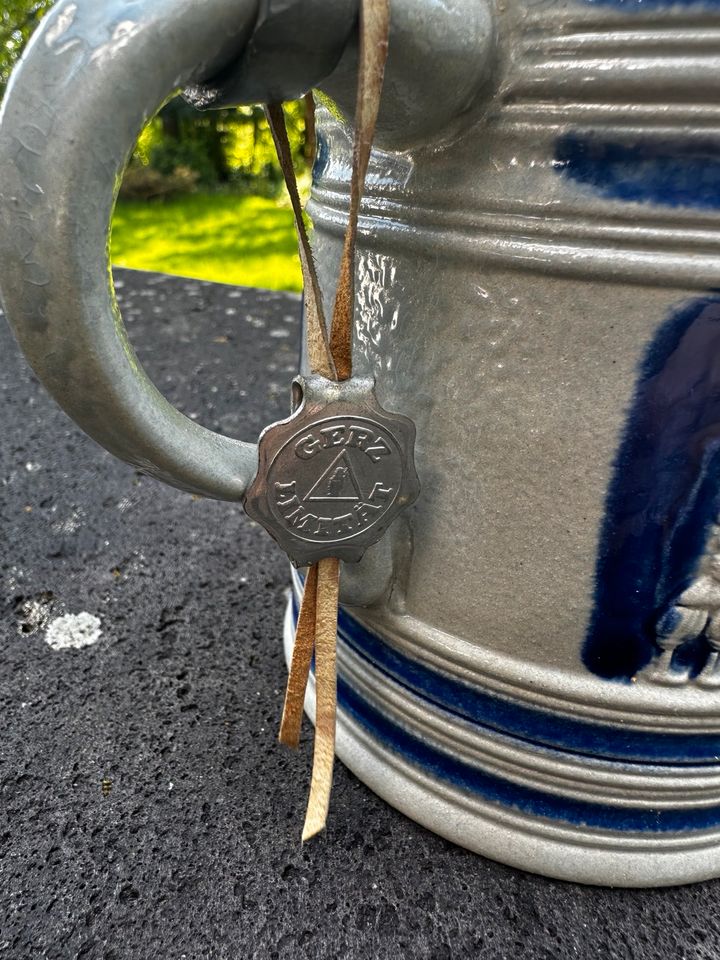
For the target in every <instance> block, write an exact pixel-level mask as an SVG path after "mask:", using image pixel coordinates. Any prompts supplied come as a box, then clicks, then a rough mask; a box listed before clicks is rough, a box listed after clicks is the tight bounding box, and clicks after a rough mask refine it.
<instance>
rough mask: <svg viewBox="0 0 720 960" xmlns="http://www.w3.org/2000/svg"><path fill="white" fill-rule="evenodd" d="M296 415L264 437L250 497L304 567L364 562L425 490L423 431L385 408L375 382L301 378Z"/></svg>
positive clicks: (256, 515)
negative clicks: (420, 463)
mask: <svg viewBox="0 0 720 960" xmlns="http://www.w3.org/2000/svg"><path fill="white" fill-rule="evenodd" d="M293 390H294V395H295V399H296V405H297V409H296V410H295V412H294V413H293V415H292V416H291V417H289V418H288V419H287V420H282V421H280V422H279V423H275V424H273V425H272V426H270V427H268V428H267V429H266V430H264V431H263V433H262V435H261V437H260V441H259V444H258V447H259V467H258V472H257V475H256V477H255V479H254V480H253V482H252V484H251V485H250V487H249V489H248V491H247V494H246V496H245V500H244V504H245V509H246V511H247V512H248V514H249V515H250V516H251V517H252V518H253V519H254V520H257V521H258V522H259V523H261V524H262V525H263V526H264V527H265V529H266V530H268V532H269V533H270V534H271V535H272V536H273V537H274V538H275V540H277V542H278V543H279V544H280V546H282V547H283V549H284V550H285V551H286V552H287V554H288V555H289V556H290V558H291V560H292V561H293V563H294V564H295V565H296V566H304V565H306V564H309V563H314V562H315V561H317V560H319V559H320V558H322V557H339V558H340V559H342V560H359V559H360V558H361V557H362V555H363V553H364V552H365V550H366V549H367V548H368V547H369V546H370V545H371V544H372V543H375V542H376V541H377V540H379V539H380V537H381V536H382V535H383V533H384V532H385V530H386V529H387V528H388V526H389V525H390V523H392V521H393V520H394V519H395V517H396V516H397V515H398V513H399V512H400V511H401V510H402V509H403V508H404V507H406V506H408V505H409V504H410V503H412V502H413V501H414V500H415V499H416V497H417V495H418V493H419V490H420V485H419V482H418V478H417V474H416V472H415V467H414V463H413V448H414V443H415V427H414V425H413V423H412V421H411V420H409V419H408V418H407V417H404V416H401V415H400V414H395V413H389V412H388V411H387V410H383V408H382V407H380V406H379V404H378V402H377V400H376V398H375V394H374V392H373V382H372V380H368V379H362V378H352V379H350V380H346V381H344V382H341V383H335V382H333V381H331V380H326V379H325V378H323V377H307V378H305V377H298V378H297V380H295V382H294V384H293Z"/></svg>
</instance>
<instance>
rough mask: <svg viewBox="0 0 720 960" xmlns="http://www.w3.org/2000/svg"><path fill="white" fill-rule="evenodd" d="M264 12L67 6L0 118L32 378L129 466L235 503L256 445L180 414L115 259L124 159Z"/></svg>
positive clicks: (0, 167)
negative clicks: (171, 102) (111, 252)
mask: <svg viewBox="0 0 720 960" xmlns="http://www.w3.org/2000/svg"><path fill="white" fill-rule="evenodd" d="M257 16H258V0H233V2H228V0H202V2H197V0H130V2H128V0H112V2H103V3H98V2H97V0H61V2H60V3H58V4H57V5H56V6H55V8H54V9H53V10H52V12H51V13H50V14H49V15H48V16H47V18H46V19H45V20H44V21H43V23H42V25H41V27H40V29H39V30H38V31H37V33H36V35H35V36H34V37H33V40H32V42H31V44H30V45H29V47H28V50H27V51H26V54H25V56H24V58H23V62H22V63H21V65H20V66H19V68H18V69H17V70H16V72H15V74H14V76H13V79H12V81H11V84H10V86H9V88H8V91H7V94H6V97H5V100H4V103H3V108H2V113H1V114H0V291H1V293H2V300H3V304H4V308H5V312H6V314H7V316H8V319H9V321H10V323H11V324H12V326H13V328H14V330H15V333H16V335H17V338H18V340H19V342H20V344H21V346H22V349H23V350H24V352H25V354H26V356H27V357H28V359H29V360H30V362H31V364H32V366H33V368H34V370H35V372H36V373H37V375H38V377H39V378H40V380H42V382H43V383H44V384H45V386H46V387H47V388H48V389H49V391H50V392H51V393H52V395H53V396H54V397H55V399H56V400H57V401H58V402H59V403H60V405H61V406H62V407H63V408H64V410H65V411H66V412H67V413H68V414H69V415H70V416H71V417H72V418H73V419H74V420H75V421H77V423H78V424H79V425H80V426H81V427H82V428H83V429H84V430H85V431H86V432H87V433H89V434H90V436H92V437H93V438H94V439H95V440H97V441H98V442H99V443H101V444H102V445H103V446H104V447H106V448H107V449H108V450H109V451H110V452H111V453H113V454H115V455H116V456H118V457H120V458H121V459H122V460H125V461H127V462H128V463H131V464H133V465H134V466H136V467H139V468H140V469H141V470H143V471H144V472H145V473H148V474H150V475H152V476H154V477H157V478H158V479H160V480H164V481H166V482H168V483H170V484H173V485H174V486H177V487H180V488H182V489H185V490H190V491H193V492H197V493H200V494H203V495H205V496H209V497H214V498H217V499H226V500H239V499H240V498H241V497H242V495H243V493H244V490H245V487H246V486H247V485H248V483H249V482H250V481H251V479H252V477H253V475H254V473H255V470H256V466H257V448H256V446H255V444H249V443H241V442H240V441H238V440H233V439H230V438H228V437H223V436H220V435H219V434H216V433H213V432H212V431H210V430H207V429H205V428H203V427H201V426H199V425H198V424H196V423H193V422H192V421H191V420H189V419H187V418H186V417H185V416H183V415H182V414H181V413H180V412H179V411H177V410H176V409H175V408H174V407H172V406H171V405H170V404H169V403H168V402H167V400H165V398H164V397H163V396H162V395H161V394H160V392H159V391H158V390H157V389H156V388H155V386H154V385H153V384H152V383H151V382H150V380H149V379H148V377H147V375H146V374H145V372H144V371H143V369H142V367H141V366H140V363H139V362H138V359H137V357H136V356H135V353H134V352H133V350H132V347H131V346H130V343H129V341H128V338H127V335H126V331H125V328H124V326H123V323H122V319H121V316H120V311H119V309H118V306H117V303H116V300H115V297H114V293H113V288H112V279H111V274H110V267H109V260H108V234H109V224H110V220H111V216H112V211H113V206H114V202H115V197H116V194H117V189H118V187H119V184H120V179H121V176H122V172H123V169H124V167H125V163H126V161H127V159H128V157H129V155H130V152H131V150H132V148H133V146H134V144H135V141H136V138H137V136H138V133H139V132H140V130H141V129H142V127H143V125H144V124H145V122H146V121H147V120H148V119H149V118H150V117H151V116H152V115H153V114H154V113H155V112H156V110H157V109H158V108H159V107H160V106H161V104H162V103H163V101H164V100H165V99H166V98H167V97H168V96H169V95H170V94H171V93H173V92H175V91H177V90H178V88H181V87H185V86H187V85H192V84H193V83H199V82H202V81H203V80H205V79H206V78H207V77H212V76H213V75H214V74H216V73H218V72H219V71H222V69H224V68H225V67H226V65H227V64H228V63H231V62H236V61H237V59H238V57H239V55H240V53H241V52H242V51H243V50H244V48H245V46H246V44H247V41H248V38H249V36H250V34H251V31H252V29H253V27H254V25H255V22H256V19H257Z"/></svg>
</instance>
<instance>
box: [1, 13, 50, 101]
mask: <svg viewBox="0 0 720 960" xmlns="http://www.w3.org/2000/svg"><path fill="white" fill-rule="evenodd" d="M53 3H54V0H2V6H0V98H2V95H3V93H4V92H5V87H6V86H7V82H8V78H9V76H10V72H11V70H12V68H13V67H14V66H15V63H16V62H17V61H18V59H19V58H20V54H21V53H22V52H23V50H24V49H25V44H26V43H27V42H28V40H29V39H30V35H31V33H32V32H33V30H34V29H35V27H36V26H37V25H38V23H39V22H40V20H41V19H42V16H43V14H44V13H45V11H46V10H49V9H50V7H51V6H52V5H53Z"/></svg>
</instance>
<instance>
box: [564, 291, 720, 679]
mask: <svg viewBox="0 0 720 960" xmlns="http://www.w3.org/2000/svg"><path fill="white" fill-rule="evenodd" d="M719 516H720V297H719V296H707V297H701V298H698V299H693V300H690V301H687V302H685V303H683V304H681V305H680V306H679V307H678V308H677V309H676V310H674V311H673V313H672V315H671V316H670V317H669V318H668V319H667V321H666V322H665V323H664V324H663V325H662V326H661V327H660V329H659V330H658V332H657V334H656V335H655V337H654V339H653V341H652V342H651V343H650V345H649V347H648V350H647V354H646V356H645V360H644V362H643V363H642V366H641V369H640V372H639V379H638V384H637V387H636V390H635V396H634V398H633V401H632V404H631V407H630V410H629V412H628V416H627V421H626V427H625V431H624V436H623V438H622V440H621V443H620V448H619V451H618V454H617V457H616V461H615V465H614V469H613V476H612V479H611V482H610V486H609V489H608V495H607V500H606V505H605V517H604V520H603V524H602V528H601V534H600V542H599V546H598V560H597V565H596V571H595V580H596V590H595V602H594V608H593V613H592V617H591V623H590V629H589V632H588V636H587V640H586V643H585V647H584V651H583V660H584V662H585V665H586V666H587V667H588V668H589V669H590V670H592V671H593V672H594V673H596V674H598V675H599V676H601V677H606V678H615V679H628V678H631V677H632V676H634V675H635V674H636V673H637V671H638V670H640V669H641V668H642V667H644V666H645V665H646V664H647V663H648V662H649V661H650V660H651V659H652V657H653V656H654V655H655V654H656V653H657V652H658V647H657V645H656V642H655V637H656V633H657V628H658V624H659V625H660V626H661V628H665V629H667V628H668V627H672V625H673V624H672V623H671V622H670V621H669V619H668V618H672V617H673V616H674V614H673V613H672V612H671V609H672V605H673V603H674V602H675V601H676V600H677V598H678V597H679V595H680V594H681V593H682V591H683V590H684V589H685V588H686V587H687V586H688V585H689V583H690V581H691V579H692V577H693V575H694V573H695V571H696V568H697V564H698V560H699V558H700V557H701V555H702V554H703V552H704V548H705V544H706V541H707V536H708V530H709V527H710V525H711V523H713V522H714V521H716V520H717V518H718V517H719ZM707 653H708V647H707V644H706V643H705V641H704V640H702V639H701V640H699V641H695V642H693V643H690V644H687V645H686V646H685V647H684V648H682V649H681V650H680V651H678V654H677V656H676V660H675V666H677V667H681V666H683V667H689V668H690V670H691V673H697V672H698V671H699V670H700V669H701V668H702V666H703V664H704V662H705V659H706V658H707Z"/></svg>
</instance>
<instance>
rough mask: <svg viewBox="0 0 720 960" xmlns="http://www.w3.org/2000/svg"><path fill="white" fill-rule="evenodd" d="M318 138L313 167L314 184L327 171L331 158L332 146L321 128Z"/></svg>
mask: <svg viewBox="0 0 720 960" xmlns="http://www.w3.org/2000/svg"><path fill="white" fill-rule="evenodd" d="M316 138H317V139H316V142H315V143H316V145H315V160H314V162H313V168H312V182H313V186H314V185H315V184H316V183H317V182H318V180H319V179H320V178H321V177H322V175H323V174H324V173H325V170H326V168H327V165H328V160H329V159H330V148H329V147H328V142H327V140H326V139H325V137H324V136H323V135H322V133H321V132H320V131H319V130H318V131H317V134H316Z"/></svg>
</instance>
